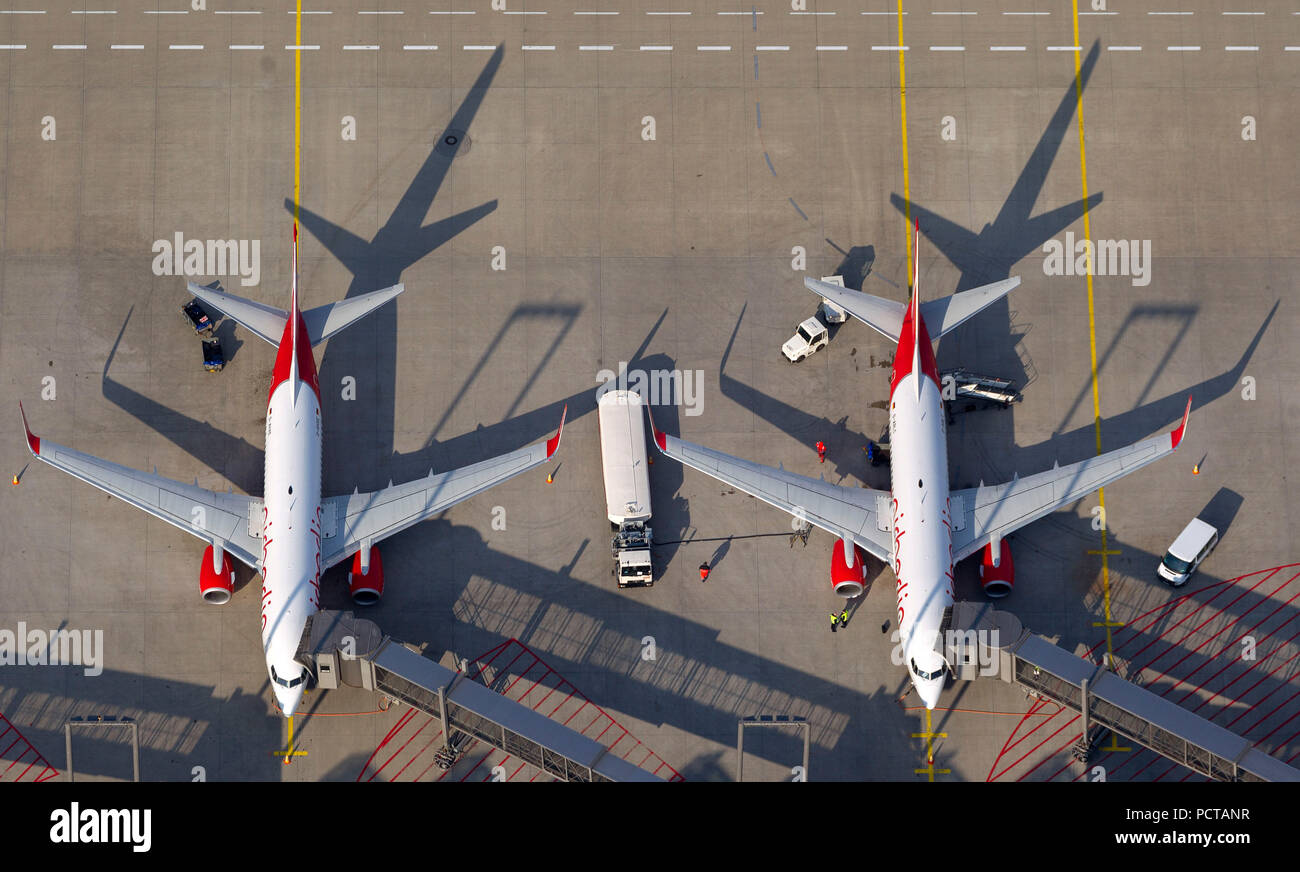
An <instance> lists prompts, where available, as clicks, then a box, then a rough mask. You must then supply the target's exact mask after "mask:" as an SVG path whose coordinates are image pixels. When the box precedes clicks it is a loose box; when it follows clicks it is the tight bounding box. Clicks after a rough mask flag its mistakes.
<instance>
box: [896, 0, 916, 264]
mask: <svg viewBox="0 0 1300 872" xmlns="http://www.w3.org/2000/svg"><path fill="white" fill-rule="evenodd" d="M905 14H906V13H905V12H903V0H898V102H899V106H900V107H901V110H900V111H901V114H902V128H903V208H904V210H905V214H906V216H907V229H906V231H905V232H904V233H903V235H904V236H905V237H907V275H908V281H911V277H912V276H914V275H916V272H915V270H914V269H913V268H912V187H911V183H910V182H909V180H908V174H907V43H906V42H905V41H904V40H903V16H904V15H905Z"/></svg>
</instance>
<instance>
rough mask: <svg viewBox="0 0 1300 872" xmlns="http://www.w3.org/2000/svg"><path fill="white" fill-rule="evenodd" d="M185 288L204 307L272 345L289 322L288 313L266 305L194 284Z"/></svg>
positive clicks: (189, 284)
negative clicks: (212, 309)
mask: <svg viewBox="0 0 1300 872" xmlns="http://www.w3.org/2000/svg"><path fill="white" fill-rule="evenodd" d="M187 287H188V288H189V289H190V293H191V294H193V295H194V296H196V297H198V298H199V299H200V300H202V301H203V302H204V303H205V304H206V305H208V306H211V307H212V308H214V309H216V310H217V311H218V312H220V313H221V314H223V315H225V316H226V317H227V318H231V319H233V320H235V321H236V322H238V323H239V324H240V325H242V326H244V327H246V328H247V329H249V330H251V331H253V332H254V333H256V334H257V335H258V336H260V337H262V338H263V339H265V340H266V341H267V342H269V343H271V344H272V345H275V346H279V344H280V337H281V336H283V335H284V325H285V323H286V322H287V321H288V320H289V315H288V313H287V312H285V311H284V310H283V309H277V308H275V307H274V306H268V305H266V303H258V302H255V301H253V300H245V299H244V298H243V297H236V296H235V295H234V294H227V293H225V292H224V291H217V290H213V289H212V288H205V287H203V285H200V284H197V283H195V282H188V283H187Z"/></svg>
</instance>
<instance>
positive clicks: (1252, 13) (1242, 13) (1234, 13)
mask: <svg viewBox="0 0 1300 872" xmlns="http://www.w3.org/2000/svg"><path fill="white" fill-rule="evenodd" d="M1223 14H1224V15H1263V14H1264V13H1263V12H1225V13H1223Z"/></svg>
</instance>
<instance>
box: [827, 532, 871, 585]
mask: <svg viewBox="0 0 1300 872" xmlns="http://www.w3.org/2000/svg"><path fill="white" fill-rule="evenodd" d="M866 586H867V552H865V551H863V550H862V549H861V548H860V547H859V546H857V545H854V546H853V565H852V566H849V565H848V564H847V563H846V562H845V560H844V540H843V539H836V540H835V548H834V550H832V551H831V587H833V588H835V592H836V593H837V594H839V595H840V596H842V597H844V598H845V599H853V598H854V597H855V596H859V595H860V594H861V593H862V591H863V590H865V589H866Z"/></svg>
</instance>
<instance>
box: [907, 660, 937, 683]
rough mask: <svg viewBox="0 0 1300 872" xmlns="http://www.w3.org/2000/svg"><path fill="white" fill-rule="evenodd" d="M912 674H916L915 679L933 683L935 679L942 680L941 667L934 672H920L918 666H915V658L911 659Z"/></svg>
mask: <svg viewBox="0 0 1300 872" xmlns="http://www.w3.org/2000/svg"><path fill="white" fill-rule="evenodd" d="M912 672H914V673H915V674H916V677H917V678H921V679H924V680H926V681H934V680H935V679H936V678H942V677H943V665H942V664H940V666H939V668H938V669H936V670H935V671H934V672H926V671H924V670H922V669H921V668H920V667H919V666H917V665H916V660H915V658H913V660H912Z"/></svg>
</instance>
